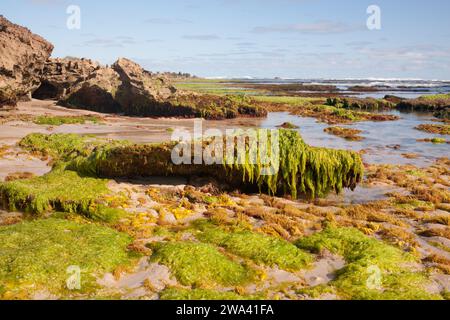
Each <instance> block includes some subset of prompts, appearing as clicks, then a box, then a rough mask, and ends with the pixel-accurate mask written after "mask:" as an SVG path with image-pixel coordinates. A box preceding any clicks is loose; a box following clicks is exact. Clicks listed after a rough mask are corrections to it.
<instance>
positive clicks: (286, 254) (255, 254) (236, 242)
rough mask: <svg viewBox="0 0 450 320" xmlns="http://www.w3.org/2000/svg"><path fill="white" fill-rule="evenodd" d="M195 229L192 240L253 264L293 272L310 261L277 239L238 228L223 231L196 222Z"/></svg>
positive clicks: (306, 254) (295, 248)
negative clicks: (249, 260)
mask: <svg viewBox="0 0 450 320" xmlns="http://www.w3.org/2000/svg"><path fill="white" fill-rule="evenodd" d="M196 226H197V228H198V230H199V231H200V233H198V234H196V237H197V238H198V239H199V240H200V241H203V242H207V243H212V244H215V245H217V246H220V247H223V248H225V249H226V250H227V251H228V252H231V253H233V254H235V255H238V256H240V257H243V258H248V259H251V260H253V261H254V262H256V263H257V264H263V265H267V266H270V267H273V266H278V267H279V268H281V269H284V270H291V271H297V270H300V269H302V268H304V267H305V266H306V265H307V264H308V263H310V262H311V261H312V257H311V255H309V254H308V253H305V252H304V251H302V250H299V249H298V248H297V247H296V246H294V245H293V244H291V243H290V242H287V241H285V240H282V239H279V238H275V237H270V236H266V235H263V234H259V233H255V232H251V231H249V230H244V229H239V228H235V229H233V230H224V229H223V228H220V227H217V226H214V225H213V224H211V223H208V222H200V223H197V224H196Z"/></svg>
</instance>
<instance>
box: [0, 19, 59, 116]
mask: <svg viewBox="0 0 450 320" xmlns="http://www.w3.org/2000/svg"><path fill="white" fill-rule="evenodd" d="M52 51H53V45H52V44H51V43H49V42H48V41H46V40H45V39H44V38H42V37H40V36H38V35H35V34H33V33H32V32H31V31H30V30H28V29H27V28H24V27H21V26H19V25H16V24H13V23H11V22H10V21H8V20H7V19H6V18H5V17H3V16H1V15H0V107H1V106H3V105H15V104H16V102H17V101H18V100H19V99H24V98H27V97H30V96H31V93H32V92H33V91H34V90H36V89H37V88H38V87H39V85H40V76H41V74H42V71H43V68H44V63H45V61H47V59H48V58H49V57H50V55H51V53H52Z"/></svg>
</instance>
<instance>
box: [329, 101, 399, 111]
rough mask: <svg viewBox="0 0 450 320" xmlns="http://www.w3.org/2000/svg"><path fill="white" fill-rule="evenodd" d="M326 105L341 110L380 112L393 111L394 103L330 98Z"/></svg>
mask: <svg viewBox="0 0 450 320" xmlns="http://www.w3.org/2000/svg"><path fill="white" fill-rule="evenodd" d="M326 104H327V105H328V106H333V107H336V108H339V109H355V110H366V111H378V110H384V109H387V110H389V109H393V108H394V107H395V104H394V103H391V102H389V101H386V100H384V99H374V98H365V99H359V98H328V99H327V102H326Z"/></svg>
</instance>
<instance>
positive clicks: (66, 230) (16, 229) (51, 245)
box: [0, 218, 136, 299]
mask: <svg viewBox="0 0 450 320" xmlns="http://www.w3.org/2000/svg"><path fill="white" fill-rule="evenodd" d="M131 242H132V240H131V238H130V237H129V236H128V235H126V234H123V233H120V232H117V231H115V230H112V229H110V228H107V227H103V226H100V225H96V224H79V223H75V222H72V221H68V220H64V219H56V218H50V219H40V220H36V221H31V222H22V223H19V224H16V225H13V226H7V227H0V283H1V284H2V286H3V289H2V290H0V298H2V297H3V298H6V299H12V298H28V297H29V294H32V293H33V292H37V291H40V290H44V291H49V292H50V293H52V294H58V295H59V294H61V293H62V294H63V295H64V296H67V295H70V294H71V293H73V294H76V293H80V292H89V291H91V290H93V289H94V288H95V287H96V284H95V277H94V276H95V275H102V274H103V273H106V272H112V271H113V270H114V269H115V268H117V267H119V266H123V265H129V264H130V263H131V262H132V260H134V258H136V256H134V257H133V254H131V253H129V252H128V251H127V246H128V245H129V244H130V243H131ZM70 266H78V267H80V269H81V290H76V291H74V292H71V291H68V289H67V288H66V280H67V279H68V277H69V276H70V275H71V274H70V273H68V272H67V268H68V267H70Z"/></svg>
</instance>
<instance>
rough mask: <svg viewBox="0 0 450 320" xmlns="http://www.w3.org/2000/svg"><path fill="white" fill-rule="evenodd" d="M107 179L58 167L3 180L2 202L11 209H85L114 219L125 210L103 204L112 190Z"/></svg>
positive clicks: (89, 213) (85, 212) (93, 215)
mask: <svg viewBox="0 0 450 320" xmlns="http://www.w3.org/2000/svg"><path fill="white" fill-rule="evenodd" d="M106 184H107V180H104V179H97V178H90V177H82V176H80V175H79V174H78V173H76V172H74V171H69V170H61V169H56V170H53V171H52V172H50V173H48V174H46V175H44V176H42V177H34V178H31V179H26V180H16V181H11V182H5V183H2V184H0V196H1V199H2V202H3V203H4V205H5V206H6V207H8V209H9V210H11V211H15V210H23V211H25V212H29V213H34V214H42V213H44V212H49V211H63V212H69V213H81V214H83V215H85V216H87V217H89V218H91V219H94V220H101V221H107V222H113V221H115V220H117V219H119V218H120V216H122V215H123V214H124V213H123V212H122V211H120V210H118V209H112V208H107V207H105V206H104V205H101V204H99V201H98V200H99V199H100V198H101V197H102V196H104V195H106V194H107V193H108V192H109V190H108V188H107V186H106Z"/></svg>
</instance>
